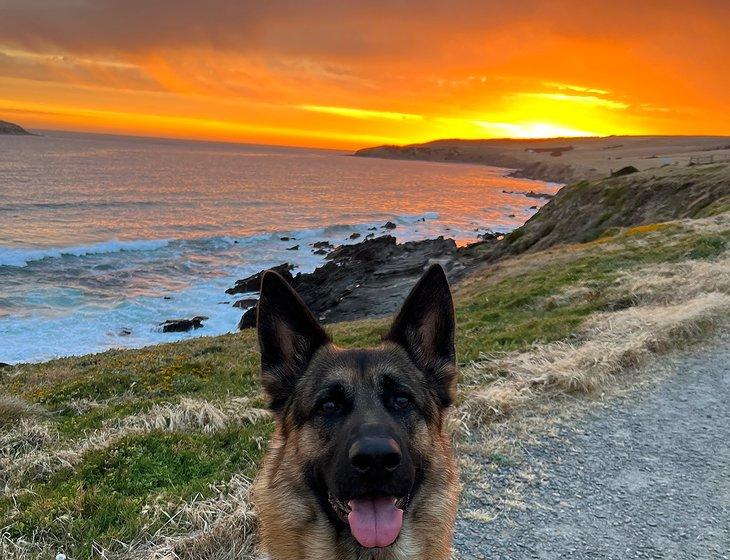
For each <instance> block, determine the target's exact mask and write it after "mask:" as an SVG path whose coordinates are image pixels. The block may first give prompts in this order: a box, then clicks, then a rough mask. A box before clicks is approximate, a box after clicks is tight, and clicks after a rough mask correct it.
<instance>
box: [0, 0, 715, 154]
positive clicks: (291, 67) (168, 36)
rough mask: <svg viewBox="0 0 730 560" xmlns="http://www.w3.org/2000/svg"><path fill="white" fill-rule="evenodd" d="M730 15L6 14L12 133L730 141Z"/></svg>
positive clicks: (323, 142) (266, 4) (186, 5)
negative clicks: (698, 137) (726, 137)
mask: <svg viewBox="0 0 730 560" xmlns="http://www.w3.org/2000/svg"><path fill="white" fill-rule="evenodd" d="M729 68H730V1H728V0H716V1H715V0H705V1H703V0H698V1H691V2H690V1H685V2H677V1H673V0H663V1H653V0H642V1H627V0H611V1H593V0H551V1H549V2H545V1H530V0H514V1H512V2H491V1H473V2H460V1H456V0H452V1H449V2H441V1H439V2H437V1H429V0H421V1H418V2H410V1H390V2H381V1H367V2H357V3H355V2H347V1H341V0H340V1H338V2H300V1H256V2H248V1H241V0H238V1H236V0H207V1H205V2H187V1H184V0H182V1H181V0H176V1H173V0H158V1H150V0H0V119H4V120H10V121H13V122H17V123H19V124H22V125H25V126H26V127H29V128H36V129H43V128H49V129H67V130H83V131H93V132H112V133H123V134H139V135H150V136H169V137H183V138H200V139H215V140H233V141H241V142H259V143H272V144H288V145H306V146H323V147H335V148H348V149H349V148H355V147H362V146H367V145H373V144H382V143H409V142H419V141H426V140H431V139H435V138H444V137H448V138H454V137H461V138H488V137H545V136H570V135H596V134H598V135H606V134H730V110H729V109H730V71H729Z"/></svg>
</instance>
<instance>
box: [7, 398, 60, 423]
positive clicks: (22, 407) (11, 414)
mask: <svg viewBox="0 0 730 560" xmlns="http://www.w3.org/2000/svg"><path fill="white" fill-rule="evenodd" d="M47 415H48V414H47V412H46V411H45V410H44V409H43V408H42V407H40V406H38V405H34V404H30V403H28V402H26V401H24V400H22V399H20V398H18V397H15V396H2V397H0V428H5V427H8V426H12V425H13V424H17V423H18V422H20V421H21V420H22V419H23V418H38V417H41V416H47Z"/></svg>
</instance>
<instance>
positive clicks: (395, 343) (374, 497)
mask: <svg viewBox="0 0 730 560" xmlns="http://www.w3.org/2000/svg"><path fill="white" fill-rule="evenodd" d="M258 332H259V344H260V347H261V365H262V381H263V385H264V388H265V389H266V392H267V394H268V395H269V398H270V404H271V408H272V409H273V410H274V412H275V414H276V416H277V421H278V422H280V423H284V422H285V421H286V422H290V423H291V424H292V425H293V426H295V427H297V428H298V429H299V430H300V431H299V432H298V433H299V434H300V435H299V437H300V438H304V439H303V441H300V442H298V444H299V445H300V446H302V447H304V446H306V447H307V449H308V451H309V452H308V457H310V458H309V464H308V467H307V468H308V473H307V477H306V479H307V484H308V486H309V488H310V489H311V491H312V492H313V493H314V494H315V495H316V496H317V498H318V500H319V502H320V504H321V505H322V508H323V510H324V511H325V512H326V513H327V514H328V515H329V517H330V519H331V520H332V522H333V523H335V524H336V525H338V526H340V527H341V528H343V529H344V528H349V530H350V531H351V532H352V535H353V536H354V537H355V539H356V540H357V541H358V542H359V543H360V545H362V546H365V547H384V546H388V545H390V544H391V543H392V542H393V541H394V540H395V539H396V538H397V536H398V534H399V531H400V527H401V525H402V517H403V515H404V514H406V513H407V511H408V506H409V504H410V502H411V501H412V499H413V497H414V496H415V494H416V493H417V492H418V489H419V485H420V481H421V479H422V475H423V472H424V471H425V469H427V468H428V457H427V451H428V447H429V442H430V441H431V440H430V438H431V437H432V434H433V433H434V431H435V432H436V433H440V430H441V421H442V417H443V414H442V412H443V410H444V409H445V408H446V407H448V406H449V405H450V404H451V400H452V396H453V391H454V385H455V377H456V366H455V355H454V312H453V304H452V300H451V293H450V291H449V286H448V282H447V281H446V276H445V274H444V271H443V269H442V268H441V267H440V266H433V267H431V268H430V269H429V270H428V272H427V273H426V274H425V275H424V276H423V277H422V278H421V280H420V281H419V282H418V283H417V284H416V286H415V287H414V288H413V290H412V291H411V293H410V295H409V296H408V298H407V299H406V301H405V303H404V305H403V307H402V309H401V310H400V312H399V313H398V315H397V317H396V318H395V320H394V322H393V324H392V326H391V329H390V331H389V332H388V334H387V335H386V336H385V337H384V341H383V344H382V345H381V346H379V347H376V348H366V349H353V350H344V349H340V348H337V347H335V346H334V345H333V344H332V343H331V341H330V338H329V336H328V335H327V333H326V332H325V331H324V330H323V329H322V327H321V326H320V325H319V323H318V322H317V321H316V319H315V318H314V317H313V316H312V314H311V312H310V311H309V310H308V309H307V307H306V306H305V305H304V303H303V302H302V301H301V299H300V298H299V296H298V295H297V294H296V293H295V292H294V291H293V290H292V288H291V287H290V286H289V285H288V284H287V283H286V281H285V280H283V279H282V278H281V277H280V276H278V275H277V274H275V273H272V272H267V273H266V274H265V275H264V278H263V280H262V287H261V298H260V300H259V306H258ZM302 434H306V435H302Z"/></svg>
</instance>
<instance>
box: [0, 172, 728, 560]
mask: <svg viewBox="0 0 730 560" xmlns="http://www.w3.org/2000/svg"><path fill="white" fill-rule="evenodd" d="M672 169H674V168H672ZM670 171H671V170H670ZM682 171H683V172H684V170H682ZM726 172H727V170H726V169H716V168H714V167H707V168H702V167H697V168H694V167H693V168H689V170H688V171H687V173H691V175H685V174H684V173H681V174H679V175H677V176H669V175H667V176H663V177H664V179H662V181H664V183H662V184H669V183H670V182H672V181H676V182H677V184H679V185H683V187H682V188H681V189H679V188H678V189H677V191H676V193H675V194H672V193H673V192H674V191H673V190H672V189H670V188H669V187H660V186H657V185H658V184H659V183H655V182H653V181H654V179H652V173H648V174H644V173H642V174H636V175H633V176H627V177H626V178H624V179H622V180H621V181H615V180H611V181H609V182H607V183H603V182H601V181H599V182H598V183H596V184H584V185H582V186H580V185H575V186H574V187H572V188H568V189H567V190H566V193H567V194H563V195H559V196H558V197H556V198H555V199H554V200H553V201H551V203H550V204H549V205H548V206H549V207H550V208H548V207H546V208H545V209H543V211H541V212H540V213H539V214H542V216H541V217H540V218H538V219H537V220H535V223H536V224H539V223H540V222H541V221H542V220H546V221H550V222H551V223H554V227H553V228H552V229H550V231H547V230H545V231H542V230H539V228H538V229H536V230H534V231H533V230H532V228H534V227H537V226H535V225H532V224H528V225H526V226H525V231H524V233H522V234H521V235H519V234H517V235H514V237H513V238H512V239H511V240H507V241H505V242H504V246H505V247H514V248H515V253H517V252H519V251H518V250H517V247H518V242H519V241H520V239H522V238H524V239H534V242H532V243H531V244H530V245H529V247H526V249H529V251H522V253H523V254H519V255H518V254H514V255H508V254H505V255H504V258H501V259H500V260H499V261H495V262H482V263H481V265H479V266H477V267H475V268H473V269H471V270H470V271H469V272H468V274H465V275H464V276H463V277H462V279H461V280H460V281H459V282H458V283H457V284H456V285H455V287H454V297H455V305H456V312H457V323H458V332H457V352H458V357H459V362H460V366H461V372H462V373H461V380H460V385H459V395H458V399H457V404H456V410H455V411H454V414H453V417H452V423H453V429H454V437H455V442H456V446H457V456H458V457H459V460H460V463H461V467H462V471H463V483H464V499H465V502H464V504H465V505H464V507H463V508H462V511H461V514H460V515H461V517H460V521H459V523H460V524H465V525H467V526H471V525H472V524H473V523H482V524H484V523H487V526H485V527H482V526H480V527H481V528H480V531H481V532H483V531H488V530H489V525H488V522H489V520H491V519H495V518H497V517H500V516H504V515H508V516H509V515H512V512H513V510H514V509H515V508H518V509H519V508H522V507H524V506H523V505H521V503H520V502H519V500H517V496H516V494H515V492H516V491H517V489H519V487H520V485H521V484H524V481H525V480H527V478H524V477H529V473H527V474H525V475H524V477H523V478H520V477H519V476H518V478H517V479H515V480H514V481H513V482H510V483H509V488H510V493H509V494H508V495H502V494H499V490H498V488H497V487H496V486H495V488H493V489H491V490H490V495H494V496H497V497H495V498H494V500H492V501H487V502H485V501H484V500H481V501H478V502H473V501H471V502H470V501H469V499H470V496H472V495H475V493H476V492H478V491H479V490H480V489H482V490H483V489H485V488H487V487H486V486H485V485H486V484H487V482H486V481H488V480H491V481H495V484H497V482H496V481H499V480H502V479H504V477H506V476H508V474H509V473H512V472H514V471H515V465H517V466H519V465H520V464H522V462H523V461H524V460H525V458H524V456H523V455H522V451H521V450H523V449H524V443H525V441H528V440H530V439H531V438H535V437H538V436H540V435H541V434H542V435H545V430H549V429H550V426H551V424H552V422H553V421H554V418H555V417H556V416H557V414H558V411H562V412H561V414H562V413H563V412H565V411H566V410H574V408H575V407H576V406H577V405H578V404H577V403H588V402H589V401H590V399H591V398H598V397H599V396H601V395H609V394H611V391H612V390H614V388H618V387H621V388H622V389H623V390H625V388H626V387H627V386H629V385H631V384H632V383H633V384H635V383H640V382H642V380H643V379H644V377H642V376H643V374H642V373H640V369H638V368H640V366H642V365H643V364H646V363H649V362H650V361H651V360H653V359H655V358H656V356H657V355H660V354H664V353H667V352H670V351H673V350H675V349H678V348H683V347H686V346H687V345H689V344H694V343H697V342H702V341H707V340H709V339H710V338H711V333H712V332H714V331H717V330H718V329H724V328H725V326H726V320H727V317H728V313H729V312H730V279H729V278H728V269H729V266H730V263H729V261H728V242H729V241H730V212H728V208H727V206H726V204H725V202H724V201H726V198H725V197H726V194H727V192H726V190H725V189H727V182H726V177H727V175H726ZM656 173H659V171H657V172H656ZM667 173H669V171H667ZM705 173H706V176H705ZM657 177H659V175H657ZM703 177H705V178H703ZM711 178H712V179H711ZM657 181H658V179H657ZM703 181H704V182H703ZM672 184H673V183H672ZM696 184H701V185H703V186H702V188H699V187H698V189H697V191H696V192H695V190H693V189H694V185H696ZM715 184H719V185H720V186H713V185H715ZM607 185H608V186H607ZM642 185H643V187H642ZM614 188H615V189H618V191H617V192H620V193H624V190H625V189H628V188H630V189H631V191H630V193H629V194H626V193H624V194H622V197H619V196H618V195H617V196H616V200H617V201H618V202H617V203H616V204H617V205H616V206H610V205H609V204H608V203H609V202H610V201H611V200H613V195H609V196H607V195H606V193H611V192H613V189H614ZM642 188H645V189H647V190H648V191H652V192H653V191H654V190H655V189H657V192H658V193H659V194H661V196H659V195H657V196H656V197H648V198H646V200H645V199H644V196H643V195H642V194H641V193H642V192H643V191H642ZM583 189H587V190H583ZM593 189H595V191H594V190H593ZM664 189H668V190H664ZM571 192H574V193H577V194H570V193H571ZM682 192H689V193H692V194H691V196H688V197H685V196H683V195H682ZM584 193H588V194H590V193H592V194H591V196H588V194H584ZM703 193H704V194H705V195H706V197H707V198H708V200H705V199H703ZM574 196H575V197H578V198H579V200H581V202H580V203H574V202H572V197H574ZM660 199H661V200H664V201H665V203H664V206H662V205H661V204H660V202H659V201H660ZM632 201H634V202H632ZM574 204H575V206H573V205H574ZM589 204H591V205H593V206H595V207H596V208H599V207H605V211H606V212H611V214H610V216H609V218H607V219H606V220H605V222H606V223H610V224H612V225H611V226H610V227H609V226H606V228H603V226H601V227H600V228H599V229H600V230H601V233H600V234H599V235H598V236H593V238H592V239H575V238H573V237H571V236H570V231H572V228H573V226H572V225H571V224H574V223H575V220H576V215H575V212H576V211H577V210H579V209H580V208H583V206H585V205H589ZM593 206H591V207H590V208H588V207H586V211H588V210H590V212H591V214H592V215H593V214H595V213H596V212H597V210H593V209H592V208H593ZM619 211H620V213H621V215H623V214H626V216H634V217H633V218H629V217H627V218H625V219H624V218H621V217H619V216H618V215H617V214H616V213H618V212H619ZM655 218H656V219H657V220H659V221H658V222H657V223H647V220H651V219H655ZM622 219H624V222H623V223H626V222H628V221H630V222H631V223H632V224H634V223H635V222H636V221H639V222H641V223H642V224H643V225H638V226H637V225H631V226H627V227H622V225H621V224H622V222H621V220H622ZM668 220H670V221H668ZM528 230H529V231H528ZM554 231H557V232H561V233H560V235H558V234H557V233H556V234H555V238H554V239H553V238H551V235H553V232H554ZM586 231H587V230H586ZM497 243H499V242H498V241H495V242H494V243H492V244H489V243H485V244H484V246H485V247H493V246H495V244H497ZM387 324H388V320H387V319H384V318H377V319H365V320H357V321H349V322H341V323H333V324H331V325H330V326H329V329H330V330H331V332H332V334H333V336H334V339H335V340H336V341H337V343H339V344H341V345H344V346H355V345H369V344H376V343H377V341H378V340H379V337H380V336H381V335H382V333H384V332H385V330H386V328H387ZM258 368H259V358H258V353H257V350H256V336H255V333H254V332H253V331H252V330H248V331H244V332H241V333H236V334H229V335H224V336H219V337H207V338H206V337H203V338H198V339H193V340H187V341H183V342H178V343H173V344H164V345H159V346H151V347H147V348H142V349H139V350H110V351H108V352H104V353H101V354H96V355H88V356H80V357H70V358H64V359H57V360H52V361H49V362H45V363H41V364H19V365H14V366H6V367H0V395H2V396H0V488H1V489H2V490H0V557H2V558H3V559H4V560H5V559H7V560H26V559H30V558H53V557H55V555H56V554H64V555H66V556H67V557H68V558H72V559H73V560H90V559H92V558H107V559H122V558H124V559H139V560H142V559H144V560H160V559H163V558H164V559H167V560H177V559H185V560H201V559H202V560H224V559H232V558H235V559H249V558H252V557H253V547H254V545H255V541H256V517H255V515H254V513H253V512H252V511H251V508H250V506H249V502H248V498H247V492H248V489H249V486H250V481H251V478H252V477H253V476H255V473H256V469H257V465H258V463H259V461H260V459H261V457H262V454H263V453H264V450H265V448H266V444H267V441H268V438H269V436H270V434H271V432H272V421H271V418H270V416H269V414H268V412H267V411H266V410H265V402H264V398H263V396H262V393H261V388H260V385H259V381H258ZM571 407H573V408H571ZM530 418H532V420H529V419H530ZM541 430H542V431H541ZM549 433H550V432H548V435H549ZM550 437H555V436H554V435H552V436H550ZM510 476H511V475H510ZM520 476H521V475H520ZM532 476H533V478H534V475H532ZM500 477H501V478H500ZM503 494H504V493H503ZM500 495H501V496H502V498H499V496H500ZM464 538H465V537H464V536H463V535H457V543H456V546H457V550H468V543H466V544H465V541H464ZM460 547H462V548H460ZM464 554H466V553H464ZM464 557H470V556H469V555H468V554H466V555H465V556H464Z"/></svg>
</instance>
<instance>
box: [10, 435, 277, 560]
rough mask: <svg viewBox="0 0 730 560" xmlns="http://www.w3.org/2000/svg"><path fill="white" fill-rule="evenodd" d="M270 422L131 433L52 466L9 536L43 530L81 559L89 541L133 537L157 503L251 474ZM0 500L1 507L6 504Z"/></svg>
mask: <svg viewBox="0 0 730 560" xmlns="http://www.w3.org/2000/svg"><path fill="white" fill-rule="evenodd" d="M271 429H272V426H271V423H268V422H266V423H261V424H258V425H257V424H254V425H249V426H246V427H241V428H231V429H225V430H222V431H219V432H216V433H214V434H205V433H202V432H194V433H164V432H156V431H153V432H150V433H147V434H142V435H131V436H128V437H125V438H122V439H121V440H119V441H116V442H115V443H114V444H113V445H111V446H110V447H108V448H105V449H102V450H93V451H89V452H88V453H87V454H86V455H85V456H84V460H83V462H82V463H81V464H80V465H78V466H77V468H76V469H70V468H66V469H63V470H61V471H59V472H57V473H56V474H55V475H54V476H53V477H52V478H51V479H50V480H49V481H47V482H45V483H42V484H36V485H34V486H32V492H30V493H25V494H23V495H22V496H21V497H20V498H18V503H17V506H18V510H19V513H18V514H16V515H15V516H13V518H12V519H11V521H12V522H13V524H12V525H11V530H10V533H9V536H10V537H11V538H13V537H26V538H28V537H30V536H31V535H32V533H33V532H34V531H37V530H42V531H43V532H44V533H46V536H47V538H50V539H52V540H54V541H58V542H64V541H68V540H69V537H70V540H71V541H72V542H75V543H79V545H78V547H77V548H75V549H72V550H68V552H70V553H71V555H73V556H74V557H78V558H86V557H89V555H90V553H91V545H92V543H94V542H97V543H101V544H103V545H106V546H111V547H113V544H112V543H113V542H114V541H116V540H120V541H122V542H125V541H130V540H133V539H134V538H135V537H136V536H137V535H138V534H139V533H140V532H141V530H142V529H143V525H144V529H145V530H146V531H148V532H154V531H155V530H156V529H157V528H158V527H159V526H160V525H161V524H162V523H164V522H165V518H164V517H157V518H150V517H147V516H144V515H143V510H144V509H145V507H148V506H152V505H154V504H155V503H163V504H164V503H172V504H181V503H182V502H184V501H185V500H188V499H190V498H192V497H193V496H196V495H199V496H201V497H206V496H207V495H208V494H210V489H209V485H210V484H212V483H216V482H221V481H224V480H227V479H228V478H230V477H231V476H232V475H233V473H236V472H240V473H243V474H245V475H248V476H252V475H253V474H254V472H255V469H256V466H257V464H258V461H259V459H260V457H261V455H262V448H261V446H260V438H261V437H267V436H268V435H269V434H270V432H271ZM11 505H12V504H11V502H10V500H9V499H7V498H5V499H3V500H0V513H6V512H8V511H9V509H10V507H11Z"/></svg>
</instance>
